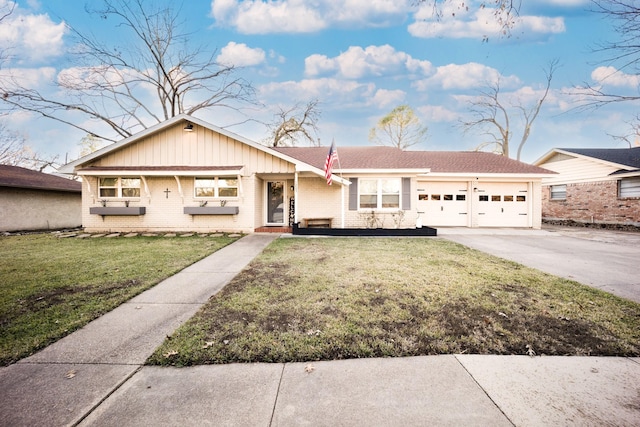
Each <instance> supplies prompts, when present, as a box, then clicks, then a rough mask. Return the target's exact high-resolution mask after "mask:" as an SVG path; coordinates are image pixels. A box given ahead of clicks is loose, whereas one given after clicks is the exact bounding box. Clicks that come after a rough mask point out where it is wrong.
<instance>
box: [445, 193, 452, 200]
mask: <svg viewBox="0 0 640 427" xmlns="http://www.w3.org/2000/svg"><path fill="white" fill-rule="evenodd" d="M444 200H453V194H445V195H444Z"/></svg>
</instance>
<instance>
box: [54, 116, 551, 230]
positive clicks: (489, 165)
mask: <svg viewBox="0 0 640 427" xmlns="http://www.w3.org/2000/svg"><path fill="white" fill-rule="evenodd" d="M327 154H328V147H290V148H271V147H266V146H264V145H261V144H259V143H257V142H255V141H251V140H249V139H247V138H244V137H242V136H240V135H237V134H234V133H231V132H229V131H227V130H225V129H221V128H219V127H216V126H214V125H211V124H209V123H207V122H205V121H202V120H200V119H197V118H195V117H191V116H188V115H184V114H182V115H179V116H176V117H173V118H171V119H169V120H167V121H166V122H163V123H159V124H157V125H155V126H153V127H151V128H148V129H146V130H144V131H142V132H140V133H139V134H136V135H133V136H131V137H129V138H127V139H124V140H122V141H119V142H117V143H115V144H112V145H110V146H107V147H104V148H102V149H100V150H98V151H96V152H94V153H91V154H89V155H87V156H85V157H83V158H81V159H78V160H76V161H74V162H72V163H69V164H67V165H65V166H63V167H62V168H61V169H60V172H62V173H68V174H75V175H80V176H82V178H83V186H82V215H83V217H82V224H83V226H84V227H85V229H86V230H87V231H117V232H123V231H197V232H211V231H225V232H227V231H228V232H232V231H233V232H238V231H239V232H245V233H251V232H254V231H272V230H273V231H284V230H289V229H290V227H292V226H294V225H295V224H299V225H300V226H301V227H305V226H307V225H309V226H311V225H324V226H327V225H329V226H330V227H331V228H340V229H349V228H406V229H408V228H413V229H415V228H416V224H418V223H419V222H420V221H421V222H422V224H423V225H424V226H462V227H529V228H540V226H541V203H542V202H541V197H540V189H541V182H542V178H543V177H544V176H546V175H548V174H549V173H550V172H549V171H546V170H544V169H542V168H539V167H536V166H532V165H528V164H526V163H522V162H518V161H515V160H512V159H508V158H506V157H503V156H498V155H495V154H491V153H481V152H437V151H401V150H399V149H396V148H391V147H372V146H368V147H344V146H341V145H338V160H337V161H336V162H335V164H334V169H333V175H332V180H333V183H332V185H327V180H326V178H325V172H324V170H323V168H324V162H325V160H326V158H327Z"/></svg>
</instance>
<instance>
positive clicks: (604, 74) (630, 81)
mask: <svg viewBox="0 0 640 427" xmlns="http://www.w3.org/2000/svg"><path fill="white" fill-rule="evenodd" d="M591 79H593V81H595V82H597V83H598V84H600V85H603V86H605V85H606V86H615V87H629V88H633V89H636V88H637V87H638V86H640V76H638V75H636V74H626V73H624V72H622V71H620V70H617V69H616V68H614V67H598V68H596V69H595V70H593V71H592V72H591Z"/></svg>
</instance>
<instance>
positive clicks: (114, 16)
mask: <svg viewBox="0 0 640 427" xmlns="http://www.w3.org/2000/svg"><path fill="white" fill-rule="evenodd" d="M87 12H88V13H90V14H92V15H94V16H99V17H100V18H101V19H103V20H114V24H115V25H116V27H117V28H118V32H119V33H120V34H126V35H128V37H125V39H126V45H124V46H111V45H108V44H106V43H104V42H102V41H99V40H96V39H95V38H94V37H92V36H90V35H87V34H83V33H81V32H80V31H78V30H75V29H73V28H72V29H71V31H72V33H73V34H74V36H75V37H76V39H77V41H78V44H77V47H76V48H75V49H74V50H73V52H72V61H73V62H74V64H75V65H76V67H74V68H71V69H68V70H67V71H66V72H65V73H61V74H60V75H59V76H58V80H57V81H56V82H54V83H53V85H54V87H55V88H56V89H58V90H59V91H61V92H62V93H64V94H65V96H64V97H62V98H60V97H57V96H56V97H54V96H48V95H46V94H44V93H42V92H40V91H38V90H36V89H34V88H29V87H25V86H22V85H21V84H20V83H19V80H18V79H17V78H16V79H11V81H4V82H0V91H1V92H0V93H1V94H2V96H1V97H0V99H1V100H2V101H3V102H4V103H5V105H7V106H9V107H11V108H16V109H21V110H26V111H30V112H34V113H37V114H40V115H42V116H44V117H47V118H49V119H53V120H57V121H59V122H62V123H65V124H67V125H69V126H72V127H74V128H76V129H79V130H82V131H83V132H85V133H87V134H93V135H95V136H97V137H99V138H101V139H104V140H107V141H115V140H116V139H119V138H124V137H128V136H130V135H132V134H133V133H134V132H137V131H139V130H142V129H145V128H147V127H149V126H151V125H154V124H156V123H159V122H162V121H164V120H166V119H168V118H171V117H174V116H176V115H178V114H181V113H186V114H193V113H195V112H197V111H199V110H202V109H206V108H211V107H229V108H238V105H239V104H242V103H245V102H253V100H254V89H253V87H252V86H251V84H250V83H248V82H247V81H245V80H243V79H242V78H239V77H237V76H236V73H235V72H236V69H235V67H234V66H233V65H225V64H220V63H218V62H216V59H215V57H216V53H217V52H216V51H215V50H214V51H212V52H208V51H207V49H205V47H203V46H191V45H189V34H188V33H182V32H180V31H181V28H182V27H183V25H182V24H181V22H180V21H179V19H180V18H179V12H180V11H179V10H175V9H172V8H170V7H166V8H163V7H160V8H157V7H154V6H153V2H148V3H145V0H103V7H102V8H101V9H96V10H91V11H89V10H88V11H87ZM149 93H155V96H154V97H153V99H151V100H149V99H148V97H149ZM87 119H91V120H92V121H97V122H99V123H101V124H102V125H106V129H107V130H106V131H100V132H101V133H97V132H98V131H97V130H96V129H89V128H88V127H89V126H88V125H87Z"/></svg>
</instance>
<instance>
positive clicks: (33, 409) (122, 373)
mask: <svg viewBox="0 0 640 427" xmlns="http://www.w3.org/2000/svg"><path fill="white" fill-rule="evenodd" d="M277 237H278V235H276V234H252V235H249V236H246V237H243V238H242V239H240V240H238V241H236V242H234V243H233V244H231V245H229V246H226V247H224V248H222V249H220V250H219V251H217V252H215V253H213V254H212V255H210V256H208V257H207V258H205V259H203V260H201V261H199V262H197V263H195V264H193V265H191V266H189V267H187V268H186V269H184V270H182V271H181V272H179V273H178V274H176V275H174V276H172V277H169V278H168V279H166V280H165V281H163V282H161V283H159V284H158V285H156V286H155V287H153V288H151V289H149V290H147V291H145V292H143V293H142V294H140V295H138V296H137V297H135V298H133V299H132V300H130V301H128V302H126V303H125V304H122V305H121V306H120V307H118V308H116V309H115V310H113V311H111V312H109V313H107V314H106V315H104V316H102V317H100V318H98V319H96V320H94V321H93V322H91V323H89V324H88V325H86V326H85V327H84V328H82V329H80V330H78V331H76V332H74V333H72V334H71V335H68V336H67V337H65V338H63V339H61V340H60V341H57V342H56V343H54V344H52V345H50V346H49V347H46V348H45V349H44V350H42V351H40V352H39V353H36V354H34V355H33V356H30V357H28V358H25V359H23V360H21V361H19V362H18V363H16V364H14V365H11V366H8V367H5V368H2V369H0V425H2V426H22V425H23V426H35V425H38V426H42V425H51V426H61V425H73V424H74V423H77V422H79V421H80V420H81V419H82V418H84V417H85V416H86V415H87V414H88V413H90V412H91V411H92V410H93V409H94V408H95V407H96V406H97V405H99V404H100V402H102V400H103V399H105V398H106V397H107V396H109V395H110V394H111V393H113V391H114V390H116V389H118V387H120V386H121V385H122V384H123V383H124V382H126V381H127V380H128V379H129V378H130V377H131V376H132V375H133V374H135V373H136V372H137V371H138V370H139V369H140V366H141V365H142V364H143V363H144V362H145V360H146V359H147V358H148V357H149V356H150V355H151V354H152V353H153V351H154V350H155V349H156V348H157V347H158V346H159V345H160V344H161V343H162V342H163V341H164V339H165V338H166V336H167V335H170V334H171V333H172V332H173V331H174V330H175V329H176V328H177V327H178V326H180V325H181V324H182V323H184V322H185V321H187V320H188V319H189V318H190V317H191V316H193V315H194V314H195V313H196V311H197V310H198V309H199V308H200V307H201V306H202V305H203V304H204V303H205V302H207V300H208V299H209V297H210V296H212V295H214V294H215V293H216V292H218V291H219V290H220V289H222V287H224V286H225V285H226V284H227V283H228V282H229V281H230V280H231V279H232V278H233V277H234V276H235V275H236V274H238V273H239V272H240V271H241V270H242V269H243V268H244V267H245V266H246V265H247V264H248V263H249V262H250V261H251V260H252V259H253V258H254V257H255V256H256V255H258V254H259V253H260V252H262V250H263V249H264V248H265V247H266V246H267V245H269V243H271V242H272V241H273V240H274V239H275V238H277Z"/></svg>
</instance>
